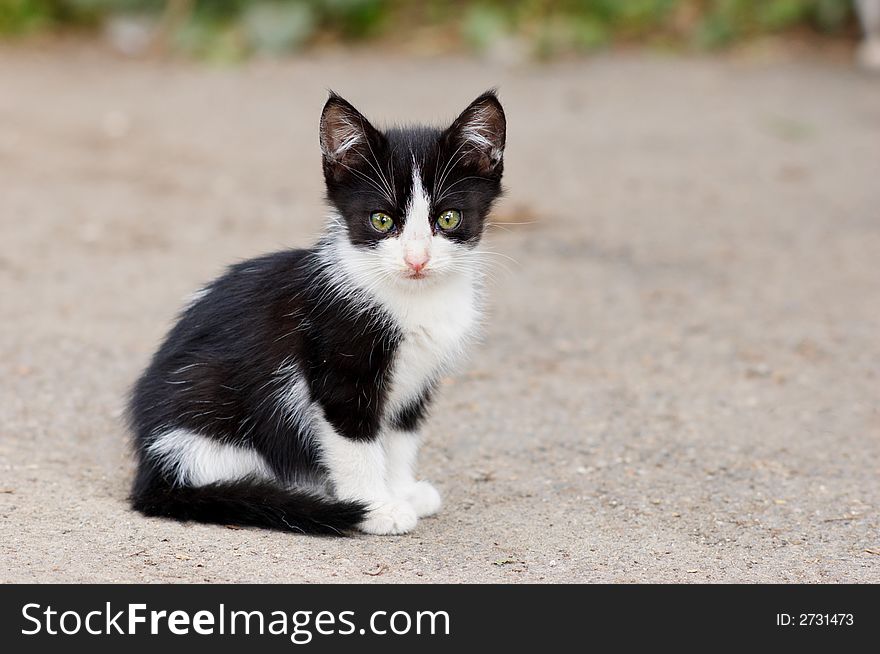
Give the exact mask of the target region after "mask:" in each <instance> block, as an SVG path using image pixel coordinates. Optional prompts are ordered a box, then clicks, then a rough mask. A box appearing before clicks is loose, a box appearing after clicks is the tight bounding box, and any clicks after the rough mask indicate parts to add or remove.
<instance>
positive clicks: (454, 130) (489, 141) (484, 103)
mask: <svg viewBox="0 0 880 654" xmlns="http://www.w3.org/2000/svg"><path fill="white" fill-rule="evenodd" d="M447 134H448V136H449V138H451V139H452V140H453V143H455V144H456V145H455V149H458V148H461V153H462V154H463V155H464V156H463V158H462V160H461V161H462V163H470V164H474V165H476V166H477V168H478V169H479V170H480V172H481V173H483V174H491V173H493V172H498V171H500V169H501V166H500V164H501V162H502V157H503V155H504V144H505V141H506V138H507V119H506V118H505V117H504V109H503V108H502V107H501V103H500V102H499V101H498V97H497V96H496V95H495V91H486V92H485V93H483V95H481V96H480V97H478V98H477V99H476V100H474V101H473V102H471V103H470V104H469V105H468V107H467V109H465V110H464V111H462V112H461V115H460V116H459V117H458V118H456V119H455V122H454V123H452V126H450V128H449V129H448V130H447Z"/></svg>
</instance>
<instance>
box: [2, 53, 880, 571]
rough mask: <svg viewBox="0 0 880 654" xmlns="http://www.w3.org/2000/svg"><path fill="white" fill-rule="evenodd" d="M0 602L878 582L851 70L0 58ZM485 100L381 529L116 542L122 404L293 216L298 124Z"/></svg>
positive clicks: (378, 58)
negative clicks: (466, 249)
mask: <svg viewBox="0 0 880 654" xmlns="http://www.w3.org/2000/svg"><path fill="white" fill-rule="evenodd" d="M0 80H2V86H0V229H2V232H0V311H2V321H0V384H2V391H0V397H2V404H0V580H2V581H17V582H25V581H43V582H46V581H136V582H137V581H152V582H161V581H193V582H201V581H217V582H221V581H233V582H245V581H256V582H261V581H284V582H288V581H289V582H299V581H310V582H318V581H337V582H343V581H344V582H401V581H431V582H477V581H480V582H573V581H587V582H593V581H606V582H637V581H661V582H737V581H738V582H755V581H770V582H786V581H794V582H820V581H835V582H837V581H857V582H878V581H880V530H878V526H880V512H878V509H880V483H878V480H880V80H878V79H876V78H870V77H866V76H863V75H860V74H858V73H856V72H854V71H852V70H850V69H849V68H848V67H847V66H845V65H843V64H837V63H832V62H828V61H825V62H822V61H812V62H811V61H801V62H799V63H798V62H795V61H790V60H784V59H782V60H780V59H770V60H767V59H760V58H736V59H729V60H728V59H712V60H708V59H707V60H686V59H674V58H651V57H649V56H641V55H626V56H622V57H608V58H598V59H594V60H589V61H585V62H578V63H574V62H569V63H560V64H556V65H552V66H549V67H528V66H526V67H518V68H510V67H503V66H500V65H494V64H486V63H483V64H481V63H475V62H471V61H467V60H451V59H441V60H426V59H416V60H407V59H405V58H401V57H392V56H390V55H371V54H358V55H357V56H354V57H352V56H345V55H342V54H326V55H314V56H309V57H305V58H302V59H299V60H295V61H287V62H283V63H281V62H254V63H251V64H247V65H245V66H244V67H241V68H229V69H216V68H206V67H200V66H197V65H194V64H183V63H162V62H151V61H147V62H144V61H140V62H135V61H125V60H120V59H114V58H113V57H110V56H108V55H106V54H102V53H99V52H96V51H95V50H92V49H89V48H82V47H65V48H64V49H61V50H58V49H49V50H37V49H33V48H31V49H27V50H22V49H9V48H5V49H2V50H0ZM495 84H497V85H499V86H500V88H501V93H502V98H503V100H504V102H505V104H506V107H507V110H508V113H509V122H510V133H509V147H508V154H507V171H508V172H507V186H508V188H509V193H508V196H507V199H506V201H505V202H504V204H503V206H502V207H501V208H500V210H499V213H498V220H499V221H500V222H502V223H505V222H506V223H529V224H518V225H515V224H507V225H502V226H501V228H499V229H496V230H495V233H494V234H493V235H492V248H493V249H494V250H495V251H498V252H501V253H505V254H507V255H509V256H511V257H513V259H515V263H512V262H507V265H506V266H505V267H502V268H499V270H498V274H497V275H496V282H495V284H494V287H493V289H492V307H491V313H490V315H489V318H488V323H487V330H486V337H485V341H484V343H483V344H482V345H481V346H480V347H479V348H477V349H476V351H475V352H474V356H473V357H472V359H471V361H470V364H469V366H468V367H467V368H466V369H465V370H463V371H462V373H461V374H460V375H458V376H456V377H454V378H452V379H449V380H446V382H445V383H444V387H443V392H442V394H441V397H440V399H439V402H438V405H437V407H436V411H435V416H434V419H433V420H432V421H431V422H430V423H429V425H428V427H427V437H428V439H427V442H428V444H427V446H426V448H425V452H424V458H423V464H422V470H423V473H424V474H425V476H426V477H428V478H430V479H431V480H433V481H434V482H435V483H436V484H437V486H438V487H439V488H440V489H441V490H442V492H443V493H444V496H445V500H446V507H445V509H444V511H443V512H442V513H441V514H440V515H439V516H438V517H436V518H433V519H428V520H424V521H422V522H421V523H420V525H419V527H418V529H417V530H416V531H415V532H414V533H412V534H409V535H405V536H399V537H366V536H356V537H352V538H347V539H342V538H339V539H334V538H309V537H302V536H297V535H290V534H279V533H271V532H267V531H260V530H233V529H228V528H224V527H214V526H203V525H180V524H176V523H171V522H163V521H159V520H148V519H144V518H142V517H140V516H138V515H135V514H134V513H132V512H131V511H129V510H128V508H127V506H126V502H125V496H126V493H127V487H128V484H129V479H130V477H131V473H132V464H131V460H130V458H129V453H128V450H127V436H126V434H125V432H124V429H123V427H122V426H121V424H120V415H121V407H122V404H123V397H124V394H125V392H126V389H127V387H128V385H129V384H130V383H131V382H132V381H133V379H134V378H135V377H136V375H137V374H138V372H139V370H140V369H141V368H142V367H143V366H144V364H145V363H146V361H147V359H148V357H149V356H150V354H151V352H152V350H153V349H154V347H155V346H156V344H157V341H158V339H159V338H160V337H161V336H162V335H163V333H164V331H165V330H166V329H167V328H168V326H169V324H170V320H171V319H172V316H173V314H174V313H175V312H176V310H177V309H178V307H179V306H180V303H181V301H182V298H183V297H184V296H185V295H186V294H187V293H188V292H190V291H192V290H193V289H195V288H197V287H198V286H199V284H200V283H202V282H203V281H205V280H207V279H209V278H211V277H212V276H213V275H215V274H217V273H218V272H219V271H220V270H222V268H223V266H224V265H226V264H228V263H230V262H233V261H236V260H239V259H242V258H246V257H249V256H253V255H256V254H258V253H261V252H264V251H267V250H271V249H276V248H279V247H283V246H288V245H305V244H307V243H309V242H311V241H312V240H313V239H314V237H315V235H316V234H317V233H318V231H319V229H320V226H321V220H322V212H323V208H322V204H321V178H320V170H319V158H318V148H317V144H316V138H317V137H316V131H317V127H316V120H317V116H318V112H319V110H320V107H321V104H322V102H323V100H324V97H325V89H326V88H328V87H332V88H334V89H337V90H339V91H340V92H342V93H344V94H345V95H347V96H348V97H349V98H350V99H351V100H352V101H354V102H355V103H356V104H358V105H359V106H360V107H361V108H362V109H363V110H364V111H365V112H366V113H367V114H368V115H370V116H376V117H386V118H389V119H407V120H409V119H418V118H429V119H436V120H442V119H446V118H450V117H452V116H453V115H454V113H455V112H456V111H457V110H458V109H460V108H461V107H463V106H464V104H465V103H466V102H468V101H469V100H470V99H471V98H472V97H473V96H475V95H476V94H477V93H478V92H479V91H481V90H483V89H484V88H486V87H488V86H491V85H495Z"/></svg>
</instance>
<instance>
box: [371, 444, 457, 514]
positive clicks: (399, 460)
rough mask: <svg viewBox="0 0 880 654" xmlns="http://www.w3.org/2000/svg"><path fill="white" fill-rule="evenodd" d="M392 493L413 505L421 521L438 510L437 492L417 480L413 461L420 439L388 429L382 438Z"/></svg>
mask: <svg viewBox="0 0 880 654" xmlns="http://www.w3.org/2000/svg"><path fill="white" fill-rule="evenodd" d="M384 440H385V451H386V453H387V462H388V487H389V489H390V490H391V493H392V494H393V495H394V496H395V497H398V498H400V499H403V500H405V501H407V502H409V503H410V505H412V507H413V509H414V510H415V512H416V514H417V515H418V516H419V517H420V518H423V517H425V516H429V515H434V514H435V513H437V512H438V511H439V510H440V507H441V506H442V505H443V501H442V500H441V499H440V493H439V492H437V489H436V488H434V486H432V485H431V484H430V483H429V482H427V481H424V480H423V481H416V478H415V468H416V458H417V456H418V452H419V444H420V442H421V437H420V436H419V435H418V434H417V433H416V432H408V431H398V430H391V431H389V432H387V433H386V434H385V435H384Z"/></svg>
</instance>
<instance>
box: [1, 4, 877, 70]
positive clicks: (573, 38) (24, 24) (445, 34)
mask: <svg viewBox="0 0 880 654" xmlns="http://www.w3.org/2000/svg"><path fill="white" fill-rule="evenodd" d="M873 1H874V0H867V1H866V2H863V4H865V5H869V4H871V3H873ZM870 11H871V10H866V13H870ZM856 23H857V20H856V11H855V7H854V3H852V2H850V1H849V0H763V1H756V0H626V1H623V2H618V1H615V0H520V1H513V2H509V1H503V0H423V1H420V2H411V1H407V0H2V2H0V34H3V35H5V36H7V37H19V38H22V37H28V36H33V35H40V34H42V35H45V34H55V35H58V34H65V35H69V34H72V33H76V34H80V35H82V34H89V33H91V34H101V35H103V38H104V39H106V40H107V42H108V43H110V44H111V45H112V46H113V47H114V48H115V49H116V50H118V51H119V52H122V53H125V54H129V55H136V54H142V53H144V52H147V51H163V52H175V53H181V54H186V55H190V56H194V57H198V58H203V59H208V60H212V61H236V60H240V59H242V58H245V57H248V56H251V55H254V54H274V55H278V54H283V53H294V52H298V51H302V50H304V49H309V48H318V47H332V46H335V45H339V44H348V43H367V42H368V43H372V44H381V46H382V47H383V48H393V49H395V50H410V51H414V52H418V53H422V54H426V53H451V52H452V53H454V52H460V51H462V50H466V51H468V52H471V53H479V54H484V55H488V56H496V57H502V58H505V59H513V60H518V59H523V58H533V59H539V60H544V59H548V58H553V57H560V56H572V55H578V54H588V53H595V52H597V51H602V50H605V49H608V48H616V47H624V46H646V47H650V48H654V49H658V50H663V51H673V52H675V51H712V50H717V49H722V48H731V47H738V46H742V45H743V44H745V43H748V42H750V41H754V40H755V39H763V38H768V37H779V36H780V35H783V36H785V37H786V38H787V39H790V40H792V41H798V42H801V43H807V44H809V45H811V46H817V45H823V46H824V45H827V44H828V43H833V42H836V43H847V42H850V43H851V42H852V41H853V40H855V39H856V38H857V34H858V32H859V30H858V27H857V24H856Z"/></svg>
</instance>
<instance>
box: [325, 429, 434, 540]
mask: <svg viewBox="0 0 880 654" xmlns="http://www.w3.org/2000/svg"><path fill="white" fill-rule="evenodd" d="M320 445H321V459H322V461H323V463H324V465H325V466H326V468H327V471H328V474H329V476H330V481H331V482H332V483H333V489H334V492H335V494H336V496H337V497H338V498H339V499H343V500H357V501H359V502H363V503H365V504H366V505H367V506H368V508H369V512H368V513H367V517H366V518H365V519H364V521H363V522H362V523H361V524H360V525H359V527H360V529H361V531H364V532H366V533H368V534H377V535H385V534H404V533H406V532H408V531H411V530H412V529H413V528H414V527H415V526H416V523H417V522H418V516H417V514H416V511H415V510H414V508H413V506H412V505H411V504H410V503H409V502H408V501H406V500H404V499H402V498H400V497H397V496H396V495H395V494H394V493H392V492H391V489H390V487H389V484H388V480H387V472H386V471H387V468H388V462H387V455H386V451H385V447H384V444H383V443H382V441H381V440H380V439H379V438H373V439H369V440H355V439H351V438H347V437H345V436H342V435H340V434H338V433H337V432H336V430H334V429H333V427H332V426H331V425H330V424H329V423H326V422H324V424H323V425H322V426H321V429H320Z"/></svg>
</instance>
